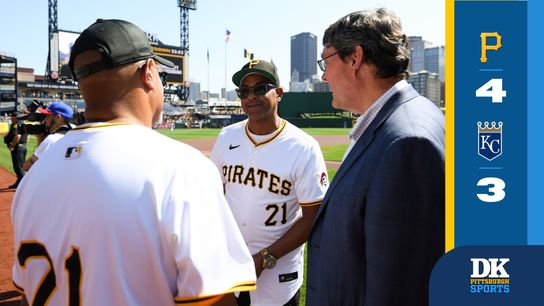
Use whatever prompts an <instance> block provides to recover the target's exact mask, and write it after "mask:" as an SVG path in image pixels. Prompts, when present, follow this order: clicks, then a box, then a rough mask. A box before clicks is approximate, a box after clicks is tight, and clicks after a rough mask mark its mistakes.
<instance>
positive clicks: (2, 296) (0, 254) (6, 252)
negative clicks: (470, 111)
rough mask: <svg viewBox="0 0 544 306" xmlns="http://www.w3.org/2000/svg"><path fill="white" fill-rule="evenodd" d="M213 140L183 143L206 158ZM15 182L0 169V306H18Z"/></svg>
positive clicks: (337, 139)
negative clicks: (14, 279)
mask: <svg viewBox="0 0 544 306" xmlns="http://www.w3.org/2000/svg"><path fill="white" fill-rule="evenodd" d="M315 138H316V139H317V141H318V142H319V144H320V145H321V146H326V145H337V144H345V143H347V142H348V139H347V137H346V136H330V135H327V136H316V137H315ZM214 141H215V139H194V140H186V141H184V142H185V143H187V144H188V145H191V146H193V147H195V148H197V149H199V150H200V151H202V152H203V153H204V154H205V155H206V156H209V155H210V152H211V150H212V147H213V144H214ZM327 167H330V168H334V169H337V168H338V167H339V163H337V162H327ZM14 182H15V176H14V175H13V174H11V173H10V172H9V171H7V170H6V169H4V168H2V167H0V306H8V305H19V303H18V302H16V301H17V300H18V299H19V294H18V293H17V292H16V291H14V288H13V285H12V284H11V265H12V264H13V229H12V225H11V217H10V211H11V202H12V199H13V195H14V193H15V191H14V190H13V189H7V186H9V185H11V184H13V183H14Z"/></svg>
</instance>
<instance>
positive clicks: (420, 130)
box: [306, 9, 445, 306]
mask: <svg viewBox="0 0 544 306" xmlns="http://www.w3.org/2000/svg"><path fill="white" fill-rule="evenodd" d="M323 45H324V49H323V53H322V59H321V60H320V61H318V64H319V67H320V68H321V70H323V72H324V74H323V80H325V81H327V82H328V83H329V86H330V88H331V90H332V94H333V101H332V105H333V106H334V107H335V108H339V109H344V110H347V111H350V112H354V113H358V114H361V116H360V117H359V118H358V119H357V122H356V124H355V126H354V127H353V129H352V131H351V133H350V139H351V143H350V146H349V147H348V150H347V153H346V155H345V158H344V160H343V161H342V164H341V166H340V168H339V169H338V172H337V173H336V176H335V177H334V180H333V182H332V184H331V186H330V188H329V190H328V191H327V194H326V195H325V198H324V200H323V204H322V205H321V208H320V211H319V212H318V215H317V218H316V221H315V225H314V228H313V230H312V233H311V235H310V238H309V240H308V275H307V277H308V282H307V291H306V298H307V304H308V305H324V306H325V305H334V306H336V305H366V306H398V305H403V306H424V305H428V290H429V278H430V275H431V270H432V268H433V266H434V264H435V263H436V261H437V260H438V259H439V258H440V256H441V255H442V254H443V253H444V239H445V231H444V219H445V212H444V209H445V208H444V206H445V194H444V189H445V187H444V116H443V114H442V112H441V111H440V109H439V108H438V107H437V106H436V105H434V104H433V103H432V102H431V101H429V100H428V99H426V98H424V97H422V96H420V95H419V94H418V93H417V92H416V91H415V90H414V88H413V87H412V86H411V85H409V84H408V83H407V82H406V80H405V79H404V77H405V73H406V68H407V67H408V60H409V50H408V45H407V42H406V35H404V33H403V32H402V29H401V26H400V21H399V19H398V18H397V16H395V14H393V13H392V12H390V11H389V10H386V9H374V10H367V11H359V12H354V13H351V14H349V15H346V16H345V17H342V18H340V19H339V20H338V21H337V22H335V23H334V24H332V25H330V26H329V28H328V29H327V30H326V31H325V34H324V35H323Z"/></svg>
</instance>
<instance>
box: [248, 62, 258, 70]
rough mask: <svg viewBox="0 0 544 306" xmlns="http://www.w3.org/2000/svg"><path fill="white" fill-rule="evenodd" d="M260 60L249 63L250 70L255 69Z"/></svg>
mask: <svg viewBox="0 0 544 306" xmlns="http://www.w3.org/2000/svg"><path fill="white" fill-rule="evenodd" d="M258 64H259V60H251V61H249V69H251V68H253V66H255V65H258Z"/></svg>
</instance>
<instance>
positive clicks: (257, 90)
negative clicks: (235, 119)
mask: <svg viewBox="0 0 544 306" xmlns="http://www.w3.org/2000/svg"><path fill="white" fill-rule="evenodd" d="M274 88H277V86H274V85H272V84H259V85H255V86H254V87H246V86H243V87H240V88H237V89H236V94H238V97H239V98H240V99H246V98H247V97H249V95H250V94H251V93H253V95H254V96H255V97H260V96H264V95H266V94H267V93H268V91H270V90H271V89H274Z"/></svg>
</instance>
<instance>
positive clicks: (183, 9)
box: [178, 0, 196, 101]
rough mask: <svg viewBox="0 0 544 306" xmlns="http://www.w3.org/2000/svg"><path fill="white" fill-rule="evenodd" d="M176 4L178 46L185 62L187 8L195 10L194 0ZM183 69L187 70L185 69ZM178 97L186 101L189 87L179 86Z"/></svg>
mask: <svg viewBox="0 0 544 306" xmlns="http://www.w3.org/2000/svg"><path fill="white" fill-rule="evenodd" d="M178 6H179V12H180V22H179V25H180V47H181V51H182V52H183V60H184V62H185V59H186V57H187V56H188V55H189V10H193V11H194V10H196V0H178ZM184 65H185V63H184ZM184 70H185V71H187V69H184ZM184 78H185V76H184ZM179 97H180V99H181V100H184V101H187V98H188V97H189V87H187V86H185V84H183V85H182V86H181V88H180V93H179Z"/></svg>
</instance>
